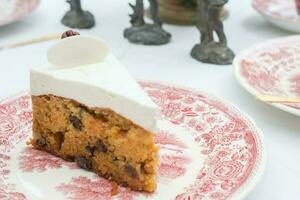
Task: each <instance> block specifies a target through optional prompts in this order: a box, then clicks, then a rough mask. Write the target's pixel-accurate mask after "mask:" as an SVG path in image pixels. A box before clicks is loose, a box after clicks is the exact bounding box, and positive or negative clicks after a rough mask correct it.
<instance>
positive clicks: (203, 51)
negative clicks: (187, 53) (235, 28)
mask: <svg viewBox="0 0 300 200" xmlns="http://www.w3.org/2000/svg"><path fill="white" fill-rule="evenodd" d="M227 2H228V0H197V3H198V9H199V13H200V21H199V22H198V24H197V28H198V30H199V31H200V33H201V39H200V41H201V43H200V44H197V45H195V46H194V48H193V49H192V52H191V56H192V57H193V58H195V59H197V60H199V61H201V62H204V63H212V64H219V65H228V64H231V63H232V61H233V58H234V56H235V55H234V53H233V51H232V50H231V49H230V48H229V47H228V46H227V39H226V35H225V33H224V28H223V23H222V20H221V19H220V12H221V10H222V8H223V6H224V5H225V4H226V3H227ZM214 31H215V32H216V34H217V36H218V41H215V39H214V35H213V33H214Z"/></svg>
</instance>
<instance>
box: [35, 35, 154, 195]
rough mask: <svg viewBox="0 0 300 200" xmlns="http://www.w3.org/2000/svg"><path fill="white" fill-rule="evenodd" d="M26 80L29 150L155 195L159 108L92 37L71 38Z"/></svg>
mask: <svg viewBox="0 0 300 200" xmlns="http://www.w3.org/2000/svg"><path fill="white" fill-rule="evenodd" d="M48 62H49V63H48V64H47V65H45V66H39V67H33V68H32V69H31V73H30V80H31V95H32V105H33V137H32V139H31V141H30V143H31V144H32V145H33V146H34V147H36V148H38V149H40V150H44V151H47V152H50V153H52V154H54V155H56V156H59V157H61V158H63V159H66V160H70V161H75V162H77V163H78V165H79V166H80V167H82V168H84V169H87V170H91V171H94V172H96V173H97V174H99V175H100V176H102V177H105V178H107V179H109V180H112V181H115V182H117V183H119V184H121V185H124V186H128V187H129V188H131V189H134V190H139V191H147V192H153V191H154V190H155V188H156V170H157V162H158V158H157V152H158V149H157V147H156V146H155V144H154V135H153V132H154V131H155V129H156V120H155V116H156V114H157V110H158V109H157V107H156V105H155V104H154V103H153V102H152V101H151V100H150V98H149V97H148V96H147V94H145V92H144V91H143V90H142V88H141V87H140V86H139V84H138V83H137V82H136V81H135V80H134V79H133V78H132V77H131V76H130V75H129V73H128V72H127V71H126V69H125V68H124V67H123V66H122V64H120V62H119V61H118V60H117V59H116V58H115V57H114V56H113V55H112V54H111V53H109V50H108V48H107V46H106V44H105V43H104V42H103V41H102V40H100V39H98V38H93V37H86V36H74V37H69V38H66V39H63V40H61V41H59V43H58V44H56V45H54V46H53V47H51V48H50V49H49V51H48Z"/></svg>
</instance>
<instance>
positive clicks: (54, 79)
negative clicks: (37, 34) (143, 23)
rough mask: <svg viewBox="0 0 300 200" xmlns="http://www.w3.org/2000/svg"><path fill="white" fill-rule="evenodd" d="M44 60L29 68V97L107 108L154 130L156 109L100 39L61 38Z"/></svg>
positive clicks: (82, 37)
mask: <svg viewBox="0 0 300 200" xmlns="http://www.w3.org/2000/svg"><path fill="white" fill-rule="evenodd" d="M66 52H67V53H66ZM72 55H73V56H72ZM78 58H80V59H78ZM48 61H49V64H48V65H46V66H40V67H34V68H32V69H31V73H30V80H31V94H32V95H47V94H53V95H57V96H61V97H65V98H69V99H74V100H76V101H77V102H80V103H82V104H84V105H87V106H89V107H100V108H110V109H112V110H114V111H115V112H117V113H119V114H121V115H122V116H124V117H126V118H128V119H130V120H132V121H133V122H134V123H136V124H138V125H140V126H141V127H143V128H145V129H146V130H150V131H155V130H156V119H155V118H156V114H157V111H158V108H157V106H156V105H155V104H154V103H153V102H152V101H151V99H150V98H149V96H147V94H146V93H145V92H144V91H143V89H142V88H141V87H140V85H139V84H138V83H137V82H136V81H135V80H134V79H133V78H132V77H131V76H130V74H129V73H128V72H127V71H126V69H125V68H124V67H123V65H122V64H121V63H120V62H119V61H118V60H117V59H116V58H115V57H114V56H113V55H112V54H110V53H108V48H107V46H106V45H105V43H104V42H103V41H102V40H99V39H97V38H92V37H84V36H76V37H70V38H66V39H63V40H61V41H60V42H59V43H58V44H57V45H55V46H54V47H52V48H50V50H49V52H48ZM83 61H84V62H83Z"/></svg>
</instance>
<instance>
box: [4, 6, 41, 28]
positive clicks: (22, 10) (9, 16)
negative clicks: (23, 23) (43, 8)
mask: <svg viewBox="0 0 300 200" xmlns="http://www.w3.org/2000/svg"><path fill="white" fill-rule="evenodd" d="M39 2H40V0H0V26H2V25H5V24H9V23H11V22H14V21H17V20H19V19H21V18H22V17H24V16H26V15H27V14H29V13H30V12H32V11H33V10H34V9H35V8H36V7H37V5H38V4H39Z"/></svg>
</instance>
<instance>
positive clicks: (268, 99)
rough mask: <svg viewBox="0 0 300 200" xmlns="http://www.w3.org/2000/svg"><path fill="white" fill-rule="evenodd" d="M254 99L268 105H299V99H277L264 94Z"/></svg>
mask: <svg viewBox="0 0 300 200" xmlns="http://www.w3.org/2000/svg"><path fill="white" fill-rule="evenodd" d="M256 98H257V99H259V100H261V101H264V102H269V103H300V98H290V97H278V96H272V95H264V94H257V95H256Z"/></svg>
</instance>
